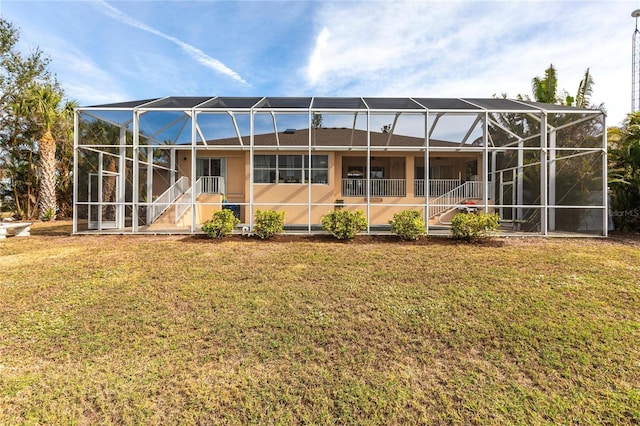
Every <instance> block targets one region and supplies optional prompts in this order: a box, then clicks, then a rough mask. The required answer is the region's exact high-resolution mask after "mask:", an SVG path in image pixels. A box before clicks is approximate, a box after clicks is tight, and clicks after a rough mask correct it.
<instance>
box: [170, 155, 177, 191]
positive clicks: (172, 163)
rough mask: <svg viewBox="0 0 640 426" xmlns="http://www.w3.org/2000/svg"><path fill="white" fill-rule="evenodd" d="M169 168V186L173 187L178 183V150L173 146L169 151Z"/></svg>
mask: <svg viewBox="0 0 640 426" xmlns="http://www.w3.org/2000/svg"><path fill="white" fill-rule="evenodd" d="M169 168H170V169H171V171H170V172H169V187H172V186H173V185H175V184H176V150H175V149H173V148H172V149H171V150H170V151H169Z"/></svg>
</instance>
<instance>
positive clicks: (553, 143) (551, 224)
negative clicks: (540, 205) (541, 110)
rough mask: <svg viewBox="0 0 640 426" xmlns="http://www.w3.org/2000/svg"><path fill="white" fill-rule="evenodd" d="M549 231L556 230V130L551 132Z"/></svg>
mask: <svg viewBox="0 0 640 426" xmlns="http://www.w3.org/2000/svg"><path fill="white" fill-rule="evenodd" d="M548 179H549V182H548V184H549V200H548V203H549V205H550V206H551V208H550V209H549V231H555V230H556V209H555V208H554V207H555V205H556V129H555V128H551V130H550V131H549V177H548Z"/></svg>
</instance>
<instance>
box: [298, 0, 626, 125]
mask: <svg viewBox="0 0 640 426" xmlns="http://www.w3.org/2000/svg"><path fill="white" fill-rule="evenodd" d="M627 9H629V10H627ZM631 9H632V7H630V4H629V2H560V1H554V2H544V3H543V2H409V3H396V2H394V3H391V2H358V3H341V4H340V7H336V5H335V4H329V5H326V6H324V7H322V8H320V10H319V12H318V14H317V16H316V19H315V20H316V22H317V23H318V25H317V30H316V34H317V36H316V40H315V45H314V46H313V49H312V51H311V52H310V54H309V57H308V61H307V64H306V67H305V69H304V75H305V77H306V81H307V83H308V85H309V86H310V91H312V92H313V93H319V94H323V95H359V96H362V95H365V96H367V95H372V96H409V95H410V96H427V97H439V96H443V97H487V96H490V95H492V94H494V93H495V94H498V95H499V94H501V93H503V92H506V93H508V95H509V96H512V97H514V96H516V95H517V94H530V93H531V85H530V82H531V79H532V78H533V77H534V76H536V75H539V76H542V75H543V73H544V70H545V69H546V68H547V67H548V66H549V64H550V63H553V64H554V66H555V67H556V68H557V70H558V75H559V86H560V89H566V90H567V91H568V92H569V93H575V91H576V89H577V87H578V83H579V82H580V79H581V78H582V76H583V74H584V71H585V69H586V68H587V67H590V68H591V73H592V75H593V78H594V80H595V83H596V84H595V87H594V89H595V90H594V94H593V97H592V100H593V102H594V103H598V104H599V103H601V102H605V106H606V108H607V110H608V111H609V117H610V119H609V124H610V125H613V124H617V123H618V122H619V121H620V120H622V118H624V114H625V113H626V112H627V110H628V108H629V103H630V101H629V97H630V87H629V86H630V67H629V66H628V65H627V64H629V62H630V59H631V58H630V50H631V46H630V39H631V33H632V30H633V22H632V20H631V18H630V16H629V14H630V11H631Z"/></svg>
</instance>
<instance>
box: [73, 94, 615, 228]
mask: <svg viewBox="0 0 640 426" xmlns="http://www.w3.org/2000/svg"><path fill="white" fill-rule="evenodd" d="M605 129H606V122H605V114H604V113H603V112H602V111H600V110H594V109H582V108H573V107H567V106H560V105H549V104H542V103H537V102H530V101H520V100H511V99H496V98H486V99H477V98H473V99H471V98H469V99H466V98H465V99H458V98H358V97H349V98H346V97H322V98H320V97H315V98H313V97H165V98H158V99H148V100H140V101H131V102H123V103H114V104H106V105H98V106H90V107H81V108H78V109H76V112H75V140H74V173H73V176H74V210H73V212H74V213H73V232H74V233H78V234H80V233H102V234H105V233H122V234H124V233H132V234H138V233H199V232H200V225H201V223H202V219H198V217H197V214H196V210H197V208H198V205H199V203H200V201H199V198H198V197H199V195H198V194H200V192H202V185H203V183H202V182H196V177H197V175H198V173H200V174H201V173H202V168H203V167H206V168H210V167H214V164H213V163H211V162H210V161H209V162H202V160H200V159H201V158H202V155H205V154H206V155H207V158H216V157H215V155H216V153H217V152H224V153H231V152H234V153H237V156H239V157H238V158H239V159H238V160H237V162H235V163H233V164H231V163H230V162H225V161H222V160H221V161H218V160H216V161H218V162H217V163H216V164H215V167H217V168H218V174H220V175H222V174H224V173H227V174H230V173H236V174H237V173H242V176H243V180H244V182H243V183H242V191H240V189H238V190H237V191H238V194H241V196H240V195H238V198H237V199H235V200H233V204H234V205H236V206H238V208H240V209H242V211H243V216H242V217H243V220H242V223H241V225H240V226H239V227H238V232H251V231H252V229H253V227H254V225H255V224H254V219H255V211H256V209H270V208H273V209H285V210H286V209H288V208H289V209H293V208H296V209H298V210H300V209H301V210H302V211H305V212H306V213H305V214H306V219H304V218H303V219H300V220H299V222H298V224H297V225H296V226H290V227H289V228H288V230H287V232H298V233H316V232H322V230H321V227H320V223H319V222H320V221H319V220H318V219H317V217H318V215H317V213H318V212H321V211H326V212H327V213H328V212H330V211H333V210H334V209H335V208H337V206H336V204H337V203H338V202H339V203H340V206H339V208H349V209H361V210H362V211H363V212H365V214H366V216H367V219H368V223H369V226H368V229H367V231H366V233H369V234H370V233H379V232H388V231H389V228H388V219H390V217H385V219H384V220H383V219H381V218H383V217H384V214H383V213H384V212H385V211H387V210H385V209H396V210H397V209H417V210H420V211H421V212H422V213H423V215H424V219H425V221H426V222H427V227H426V228H427V229H426V231H427V233H428V234H447V233H448V232H449V228H448V227H447V224H446V223H433V222H434V221H433V218H432V217H431V212H433V211H434V209H438V211H445V210H446V211H452V210H455V209H458V210H460V211H462V210H463V209H467V210H468V207H469V205H468V204H467V203H465V202H464V201H463V198H464V197H461V196H459V197H457V198H456V197H453V196H451V194H449V193H447V194H442V193H439V194H434V193H432V192H433V191H434V190H433V189H432V188H435V185H432V184H435V183H438V184H439V182H436V180H438V179H440V178H442V177H443V176H444V170H445V169H442V173H443V174H442V175H440V176H438V175H437V174H433V173H438V170H440V169H437V167H436V166H435V165H436V164H438V163H437V162H438V161H440V162H441V161H443V160H442V159H443V158H444V159H446V158H448V157H451V158H453V157H456V156H457V157H456V158H458V157H463V156H467V157H465V158H472V157H473V156H475V157H474V158H477V164H475V165H474V164H472V166H473V167H472V169H473V170H471V169H470V170H469V171H468V173H467V174H466V176H455V177H456V179H458V178H459V179H461V181H469V182H471V181H473V182H476V183H475V184H474V185H475V186H474V187H475V188H477V191H476V193H475V195H474V196H473V198H474V199H475V202H474V204H473V206H474V210H478V211H484V212H496V213H498V214H499V215H500V218H501V227H500V230H501V233H502V234H504V235H540V236H573V235H576V236H577V235H588V236H607V219H608V215H607V150H606V146H607V145H606V131H605ZM327 135H336V136H335V137H329V136H327ZM337 135H340V136H339V137H338V136H337ZM293 136H295V138H293ZM325 136H326V137H325ZM241 153H242V154H241ZM265 153H271V154H273V155H274V156H275V157H277V154H278V153H299V154H300V155H301V156H302V157H301V158H302V159H303V160H301V161H303V162H304V164H303V165H302V166H296V167H299V168H300V170H301V171H300V173H299V174H298V175H296V176H302V178H300V179H298V180H297V181H296V184H295V185H291V186H284V185H286V184H281V185H282V186H281V187H279V189H280V190H281V192H280V193H286V189H290V190H291V191H294V189H295V190H296V191H297V193H299V194H304V197H306V198H305V199H301V198H296V199H293V198H291V199H289V197H278V198H274V199H265V198H260V194H261V193H262V192H261V191H262V189H263V188H264V187H265V185H268V184H265V183H262V182H261V181H260V179H262V178H263V176H268V173H267V172H265V171H264V170H261V169H260V167H272V168H273V167H274V166H264V165H262V164H256V159H258V160H259V161H261V162H262V161H263V160H264V157H265V155H264V154H265ZM317 153H326V156H327V158H329V161H328V162H330V161H332V160H333V161H335V162H338V161H341V162H342V163H341V164H342V166H340V167H341V170H338V169H336V170H334V169H333V168H332V167H333V165H331V164H330V165H322V166H321V167H326V174H327V175H329V177H328V178H327V179H325V181H323V182H322V183H323V184H324V185H325V186H322V185H321V184H319V183H317V182H314V178H312V176H316V175H315V174H314V173H320V172H318V171H317V170H314V169H313V168H314V167H316V166H315V165H313V164H312V158H314V157H313V156H314V155H316V154H317ZM404 154H406V155H407V157H406V158H408V159H410V160H404V159H402V160H398V161H397V164H400V167H401V169H402V170H403V171H404V172H403V173H404V176H400V177H401V179H396V181H398V182H400V183H401V184H402V185H406V192H407V193H411V196H412V197H411V198H409V197H404V198H403V197H402V196H400V195H402V194H404V192H405V187H404V186H403V187H402V190H401V191H399V192H398V194H400V195H398V194H394V195H395V198H391V197H386V196H380V197H377V196H376V194H375V193H374V192H375V191H376V189H375V188H376V184H381V183H385V184H386V181H385V182H383V181H382V180H380V181H376V168H375V166H374V165H373V164H374V163H373V162H375V161H376V160H375V159H376V158H380V157H381V156H385V155H387V156H392V157H393V158H396V157H398V158H402V155H404ZM234 155H235V154H234ZM283 155H284V154H283ZM242 156H244V159H245V160H244V163H241V162H242V161H243V160H241V158H242ZM348 156H351V157H348ZM344 158H350V159H351V160H349V161H356V160H354V158H358V159H360V160H358V161H361V162H362V163H361V164H362V172H363V173H362V176H361V177H360V182H361V183H362V188H364V189H363V193H362V195H363V197H361V198H358V199H356V198H352V199H351V198H350V197H348V196H347V197H345V196H344V191H345V190H344V188H343V190H342V193H341V192H340V183H339V182H338V180H339V179H338V178H340V179H341V180H342V185H343V187H344V185H347V184H351V183H352V182H351V181H350V180H349V179H351V178H350V177H348V176H347V175H346V174H345V173H346V172H343V171H342V170H346V168H345V166H344V164H346V163H344V161H345V160H344ZM390 158H391V157H390ZM285 160H287V161H288V160H289V159H284V158H283V159H282V160H280V159H278V161H282V162H283V164H284V161H285ZM207 161H208V160H207ZM270 161H271V160H270ZM296 161H297V160H296ZM323 161H324V157H323ZM241 164H242V171H239V170H238V169H239V168H241V167H240V166H241ZM394 164H395V163H394ZM285 166H286V165H285ZM285 166H282V167H285ZM276 167H277V166H276ZM318 167H320V166H318ZM335 167H336V168H338V165H336V166H335ZM231 168H233V170H231ZM227 169H228V170H227ZM221 170H223V172H224V173H223V172H221ZM447 170H448V169H447ZM185 171H188V173H187V172H185ZM331 171H334V175H335V176H337V177H336V178H334V177H333V175H331ZM256 173H258V174H259V175H257V174H256ZM269 173H271V172H269ZM296 173H298V172H296ZM322 173H325V171H324V169H322ZM420 173H422V175H420V176H419V174H420ZM447 173H449V172H448V171H447ZM462 174H464V173H462ZM269 176H270V175H269ZM409 177H411V179H412V180H413V181H414V182H409ZM420 177H421V178H422V179H419V178H420ZM267 179H268V177H267ZM351 180H352V181H354V182H355V179H351ZM387 180H388V181H389V182H391V181H392V180H391V179H387ZM405 180H406V182H405ZM440 180H442V181H444V179H440ZM160 181H162V182H163V183H162V185H161V184H160V183H159V182H160ZM329 181H331V182H329ZM208 182H209V183H208V184H209V185H213V186H215V188H217V189H216V190H215V191H218V192H220V193H223V192H225V190H224V189H222V188H224V185H225V184H226V182H225V181H224V179H223V177H222V176H221V177H220V179H219V181H212V180H209V181H208ZM391 183H393V182H391ZM196 184H197V185H199V186H198V189H197V188H196ZM274 184H276V183H274ZM327 184H331V185H332V186H333V187H335V191H334V193H333V194H334V195H333V196H332V197H325V199H322V200H320V199H318V197H315V196H314V194H316V195H317V193H318V191H321V190H322V191H329V192H330V190H328V189H327V188H326V185H327ZM236 185H237V186H238V187H240V183H238V182H236ZM389 185H390V184H389ZM419 185H422V186H420V188H422V189H421V190H420V191H418V189H415V190H414V189H413V188H418V187H419ZM461 186H462V185H460V187H461ZM198 191H200V192H198ZM215 191H212V192H215ZM283 191H284V192H283ZM347 195H349V194H347ZM383 195H384V194H383ZM386 195H388V194H386ZM436 195H437V196H436ZM445 195H449V197H448V198H447V197H445ZM209 203H210V204H212V205H213V204H216V205H217V204H218V202H217V201H209ZM205 204H206V202H205ZM167 209H175V213H172V214H173V216H172V217H173V218H174V219H175V220H177V219H176V218H177V217H179V216H180V217H182V218H185V217H186V218H189V219H188V220H187V223H182V225H181V226H165V227H158V226H155V227H154V226H153V224H154V221H156V220H157V219H158V217H160V216H161V215H162V214H165V215H166V211H167ZM389 211H391V210H389ZM185 212H187V216H185ZM188 212H192V213H191V214H190V216H189V215H188ZM285 219H286V218H285ZM305 222H306V223H305Z"/></svg>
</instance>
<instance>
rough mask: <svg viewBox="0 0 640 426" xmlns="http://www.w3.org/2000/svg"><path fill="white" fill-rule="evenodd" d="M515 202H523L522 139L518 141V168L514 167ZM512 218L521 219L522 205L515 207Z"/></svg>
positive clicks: (519, 203)
mask: <svg viewBox="0 0 640 426" xmlns="http://www.w3.org/2000/svg"><path fill="white" fill-rule="evenodd" d="M515 190H516V200H515V201H516V203H517V204H518V206H522V203H524V141H523V140H522V139H520V140H519V141H518V168H517V169H516V184H515ZM514 220H522V207H518V208H517V209H516V217H515V218H514Z"/></svg>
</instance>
